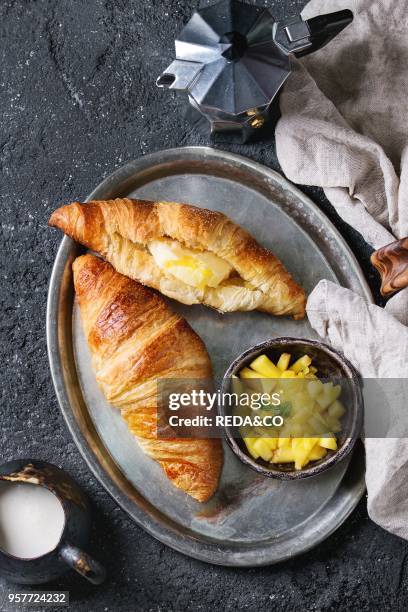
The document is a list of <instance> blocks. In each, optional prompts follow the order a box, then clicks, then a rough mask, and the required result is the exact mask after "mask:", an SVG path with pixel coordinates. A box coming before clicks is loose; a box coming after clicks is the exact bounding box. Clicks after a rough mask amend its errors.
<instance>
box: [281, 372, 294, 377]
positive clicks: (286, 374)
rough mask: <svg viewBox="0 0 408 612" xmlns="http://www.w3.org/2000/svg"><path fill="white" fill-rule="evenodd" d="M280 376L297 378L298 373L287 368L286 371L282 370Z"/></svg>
mask: <svg viewBox="0 0 408 612" xmlns="http://www.w3.org/2000/svg"><path fill="white" fill-rule="evenodd" d="M280 376H281V378H296V374H295V372H293V371H292V370H285V371H284V372H281V375H280Z"/></svg>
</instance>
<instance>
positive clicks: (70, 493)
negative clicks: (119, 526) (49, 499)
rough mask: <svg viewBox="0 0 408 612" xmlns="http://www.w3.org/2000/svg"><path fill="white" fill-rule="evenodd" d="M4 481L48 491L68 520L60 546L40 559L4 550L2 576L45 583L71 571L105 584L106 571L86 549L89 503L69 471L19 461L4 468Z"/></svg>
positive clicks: (0, 470) (1, 467)
mask: <svg viewBox="0 0 408 612" xmlns="http://www.w3.org/2000/svg"><path fill="white" fill-rule="evenodd" d="M0 481H4V482H9V483H16V484H20V483H21V484H22V483H27V484H30V485H36V486H39V487H45V488H47V489H48V490H49V491H50V492H51V493H53V494H54V495H55V496H56V497H57V499H58V500H59V502H60V503H61V505H62V509H63V512H64V519H65V521H64V527H63V530H62V533H61V536H60V540H59V542H58V544H57V546H56V547H55V548H54V549H53V550H50V551H49V552H47V553H45V554H43V555H41V556H39V557H35V558H22V557H16V556H14V555H12V554H9V553H8V552H7V551H5V550H2V549H0V574H1V576H2V577H4V578H6V579H7V580H10V581H11V582H16V583H18V584H41V583H45V582H49V581H50V580H54V579H56V578H58V577H60V576H61V575H62V574H64V573H66V572H67V571H68V570H69V569H70V568H71V569H74V570H75V571H76V572H78V573H79V574H80V575H81V576H83V577H84V578H86V579H87V580H89V581H90V582H92V583H93V584H100V583H101V582H103V580H104V579H105V574H106V573H105V569H104V568H103V567H102V565H101V564H100V563H99V562H98V561H95V560H94V559H92V557H90V555H88V554H87V553H86V552H84V551H83V550H82V547H83V546H86V544H87V542H88V539H89V532H90V526H91V519H90V508H89V504H88V500H87V498H86V496H85V495H84V493H83V492H82V491H81V489H80V488H79V486H78V485H77V484H76V482H75V481H74V480H73V479H72V478H71V477H70V476H69V475H68V474H67V473H66V472H64V471H63V470H61V469H60V468H58V467H57V466H55V465H52V464H51V463H46V462H44V461H36V460H32V459H18V460H16V461H10V462H8V463H5V464H3V465H0ZM0 527H1V526H0Z"/></svg>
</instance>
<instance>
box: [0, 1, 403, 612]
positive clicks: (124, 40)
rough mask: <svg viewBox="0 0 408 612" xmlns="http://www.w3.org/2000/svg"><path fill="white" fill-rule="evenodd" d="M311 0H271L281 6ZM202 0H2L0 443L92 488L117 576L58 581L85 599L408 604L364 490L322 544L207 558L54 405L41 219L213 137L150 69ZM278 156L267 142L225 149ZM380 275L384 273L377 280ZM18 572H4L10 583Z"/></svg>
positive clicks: (272, 160)
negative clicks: (110, 478) (124, 172)
mask: <svg viewBox="0 0 408 612" xmlns="http://www.w3.org/2000/svg"><path fill="white" fill-rule="evenodd" d="M303 4H304V2H303V1H302V0H275V1H271V2H265V5H269V6H271V7H272V8H273V11H274V13H275V15H276V16H278V17H279V16H281V15H283V14H287V15H288V14H292V13H294V12H296V11H297V9H300V8H301V7H302V6H303ZM196 6H197V2H195V1H194V0H180V1H177V0H163V1H160V0H105V1H102V0H15V1H13V0H1V2H0V30H1V34H0V41H1V42H0V45H1V62H0V112H1V124H0V130H1V131H0V173H1V180H0V202H1V217H0V220H1V230H0V236H1V264H2V265H1V286H0V297H1V313H2V316H1V328H0V333H1V345H0V351H1V353H0V355H1V362H0V364H1V365H0V372H1V393H2V401H1V404H0V419H1V421H0V426H1V432H0V451H1V452H0V455H1V459H2V460H4V461H6V460H9V459H11V458H14V457H22V456H27V455H31V456H33V457H36V458H41V459H45V460H49V461H52V462H54V463H56V464H58V465H61V466H64V467H65V468H66V469H67V470H68V471H69V472H70V473H71V474H72V475H73V476H74V477H75V478H76V479H77V480H78V481H79V482H80V483H81V485H82V486H83V488H84V489H85V490H86V491H87V492H88V493H89V496H90V498H91V500H92V503H93V507H94V516H95V528H94V534H93V542H92V543H91V546H90V549H91V550H92V552H93V553H94V554H95V555H96V556H97V557H98V558H99V559H100V560H101V561H103V562H104V563H105V565H106V567H107V569H108V572H109V578H108V580H107V582H106V583H105V584H104V585H103V586H101V587H93V586H91V585H89V584H87V583H85V582H84V581H82V580H81V579H80V578H79V577H76V576H75V575H73V574H69V575H67V576H66V578H64V579H63V580H61V581H60V582H58V583H56V584H53V585H52V588H54V589H59V588H61V589H67V590H70V592H71V601H72V609H75V610H84V611H85V610H86V611H88V610H101V611H108V610H143V611H145V610H146V611H147V610H157V611H159V610H161V611H167V610H209V609H212V608H213V607H214V608H215V607H219V608H220V609H226V610H254V611H255V610H256V611H258V610H293V609H297V610H357V609H360V610H370V611H371V610H377V609H378V610H380V609H381V610H403V609H406V608H407V605H408V595H407V590H406V589H407V572H408V569H407V564H406V559H407V553H408V545H407V544H405V543H404V542H403V541H401V540H399V539H397V538H395V537H392V536H390V535H388V534H387V533H385V532H384V531H382V530H381V529H380V528H379V527H377V526H375V525H374V524H373V523H372V522H370V520H369V519H368V517H367V512H366V504H365V501H364V500H363V501H362V502H361V503H360V505H359V507H358V508H357V510H356V511H355V512H354V513H353V515H352V516H351V518H350V519H349V520H348V521H347V522H346V524H345V525H344V526H343V527H342V528H341V529H339V530H338V531H337V532H336V533H335V534H334V535H332V536H331V537H330V538H329V539H328V540H327V541H326V542H325V543H323V544H322V545H320V546H319V547H318V548H316V549H315V550H313V551H312V552H310V553H309V554H307V555H305V556H303V557H301V558H298V559H296V560H294V561H292V562H288V563H285V564H283V565H280V566H278V567H268V568H263V569H256V570H236V569H225V568H220V567H212V566H209V565H205V564H203V563H200V562H198V561H194V560H192V559H189V558H187V557H184V556H182V555H180V554H178V553H175V552H173V551H172V550H170V549H169V548H166V547H165V546H163V545H162V544H160V543H159V542H156V541H155V540H154V539H152V538H151V537H150V536H148V535H147V534H145V533H144V532H143V531H142V530H141V529H139V527H137V526H136V525H134V524H133V523H132V522H131V521H130V520H129V519H128V518H127V516H126V515H125V514H124V513H123V512H122V511H121V510H120V509H119V508H117V507H116V506H115V504H114V503H113V502H112V500H111V499H110V498H109V497H108V496H107V494H106V493H105V492H104V490H103V489H102V487H101V486H100V485H99V483H98V482H96V481H95V479H94V478H93V477H92V476H91V474H90V472H89V470H88V469H87V467H86V465H85V464H84V462H83V460H82V459H81V457H80V455H79V453H78V451H77V449H76V447H75V445H74V443H73V442H72V441H71V438H70V436H69V434H68V432H67V429H66V427H65V424H64V422H63V419H62V417H61V415H60V412H59V409H58V406H57V402H56V399H55V396H54V391H53V387H52V383H51V378H50V374H49V370H48V361H47V354H46V340H45V309H46V298H47V285H48V279H49V277H50V272H51V268H52V264H53V260H54V256H55V252H56V249H57V246H58V243H59V241H60V239H61V236H60V235H59V234H58V233H57V232H55V231H53V230H50V229H48V228H47V219H48V216H49V214H50V212H51V211H52V210H53V209H54V208H55V207H56V206H57V205H58V204H60V203H61V202H67V201H70V200H72V199H74V198H79V199H81V198H84V197H85V196H86V195H87V194H88V193H89V192H90V191H91V190H92V189H93V188H94V187H95V185H96V184H97V183H99V182H100V181H101V179H102V178H103V177H105V176H106V175H107V174H109V173H110V172H111V171H112V170H114V169H115V168H116V167H118V166H120V165H121V164H123V163H125V162H126V161H128V160H130V159H133V158H136V157H139V156H140V155H144V154H145V153H148V152H152V151H156V150H158V149H162V148H168V147H175V146H183V145H191V144H207V142H206V140H205V138H202V137H200V136H197V135H196V134H195V133H194V132H193V131H192V130H191V128H190V126H189V125H187V124H186V123H185V121H184V120H183V118H182V117H180V115H178V114H177V111H178V109H179V105H178V103H177V100H176V98H175V96H174V95H171V94H168V93H166V92H161V91H158V90H157V89H156V87H155V84H154V82H155V78H156V76H157V75H158V74H159V73H160V72H161V71H162V69H164V68H165V67H166V66H167V65H168V63H169V62H170V60H171V58H172V54H173V39H174V37H175V34H176V32H177V31H178V30H179V28H180V26H181V24H182V23H183V22H185V21H186V20H187V18H188V16H189V15H190V14H191V11H192V9H193V8H195V7H196ZM224 148H230V150H233V151H238V152H240V153H244V154H246V155H248V156H249V157H252V158H254V159H257V160H258V161H260V162H262V163H265V164H266V165H268V166H271V167H273V168H277V169H279V166H278V163H277V160H276V156H275V152H274V147H273V143H272V142H263V143H260V144H258V145H257V146H247V147H238V146H234V147H227V146H224ZM305 191H306V192H307V193H309V195H311V197H312V198H313V199H314V200H315V201H316V202H317V203H318V204H320V205H321V207H322V208H323V210H324V211H325V212H326V213H327V214H328V215H329V216H330V218H332V219H333V220H334V221H335V223H336V225H337V226H338V227H339V228H340V230H341V231H342V232H343V234H344V235H345V236H346V238H347V240H348V241H349V244H350V245H351V246H352V248H353V250H354V252H355V253H356V254H357V256H358V258H359V260H360V262H361V264H362V265H363V267H364V269H365V271H366V272H368V270H369V267H368V263H367V262H368V253H369V250H368V249H367V247H365V245H364V244H363V243H362V241H361V240H360V239H359V238H358V236H357V235H356V234H355V233H354V232H353V231H352V230H351V229H350V228H346V227H345V226H344V224H342V223H341V222H339V221H338V219H337V218H336V215H335V214H334V212H333V210H332V209H331V207H330V206H329V204H328V203H327V202H326V201H325V200H324V198H323V196H322V195H321V193H320V192H319V190H317V189H313V188H307V189H305ZM374 282H375V281H374ZM9 588H12V587H10V585H7V584H4V583H1V580H0V594H1V591H2V590H7V589H9Z"/></svg>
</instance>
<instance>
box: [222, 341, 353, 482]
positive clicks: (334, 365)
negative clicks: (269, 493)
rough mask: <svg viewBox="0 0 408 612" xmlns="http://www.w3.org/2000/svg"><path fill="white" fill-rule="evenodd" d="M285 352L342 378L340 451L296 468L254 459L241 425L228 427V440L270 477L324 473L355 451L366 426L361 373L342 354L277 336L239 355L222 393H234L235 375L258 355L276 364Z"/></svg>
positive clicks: (323, 373) (246, 460)
mask: <svg viewBox="0 0 408 612" xmlns="http://www.w3.org/2000/svg"><path fill="white" fill-rule="evenodd" d="M284 352H287V353H290V354H291V356H292V358H293V359H298V358H299V357H301V356H302V355H304V354H305V353H307V354H308V355H309V356H310V357H312V359H313V365H314V366H316V367H317V368H318V377H319V378H336V379H339V381H340V380H341V381H342V387H343V391H342V397H341V399H342V402H343V404H344V405H345V408H346V413H345V415H344V416H343V418H342V428H343V429H342V431H341V433H340V434H338V438H337V443H338V449H337V451H328V453H327V455H326V456H325V457H323V459H320V460H318V461H313V462H311V463H309V464H308V465H307V466H305V467H304V468H303V469H301V470H295V469H294V467H293V464H291V463H289V464H287V463H286V464H285V463H281V464H271V463H269V462H267V461H264V460H263V459H261V458H260V457H259V458H258V459H257V460H255V459H253V458H252V457H251V456H250V455H249V453H248V450H247V448H246V446H245V442H244V441H243V440H242V438H241V437H240V436H239V433H238V430H237V428H233V427H228V426H226V427H225V428H224V429H225V435H226V440H227V442H228V444H229V446H230V447H231V449H232V450H233V452H234V453H235V455H236V456H237V457H238V458H239V459H240V460H241V461H242V462H243V463H245V464H246V465H248V466H249V467H251V468H252V469H253V470H255V471H256V472H258V473H259V474H263V475H264V476H267V477H268V478H277V479H280V480H299V479H301V478H309V477H311V476H316V475H317V474H321V473H322V472H324V471H325V470H327V469H329V468H331V467H333V466H334V465H336V464H337V463H338V462H339V461H341V460H342V459H344V458H345V457H346V456H347V455H348V454H349V453H350V452H351V450H352V449H353V447H354V444H355V442H356V440H357V438H358V437H359V435H360V432H361V428H362V421H363V397H362V392H361V383H360V380H359V376H358V373H357V371H356V370H355V368H354V367H353V366H352V365H351V363H350V362H349V361H348V360H347V359H346V358H345V357H344V356H343V355H342V354H341V353H339V352H338V351H336V350H335V349H333V348H331V347H330V346H328V345H326V344H323V343H322V342H318V341H316V340H306V339H303V338H273V339H270V340H266V341H265V342H262V343H261V344H257V345H256V346H254V347H252V348H250V349H248V350H247V351H245V352H244V353H242V354H241V355H239V357H237V358H236V359H235V360H234V361H233V362H232V364H231V365H230V367H229V368H228V370H227V371H226V373H225V376H224V380H223V383H222V392H223V393H228V392H230V390H231V377H232V375H237V374H238V373H239V372H240V370H241V369H242V368H243V367H245V366H248V365H249V364H250V362H251V361H253V360H254V359H255V358H256V357H258V355H262V354H265V355H267V356H268V357H269V358H270V359H272V361H273V362H275V363H276V360H277V359H278V358H279V356H280V354H281V353H284ZM218 410H219V414H220V415H221V416H225V415H227V414H232V413H233V409H230V408H228V407H227V408H225V407H224V406H221V405H220V406H219V408H218Z"/></svg>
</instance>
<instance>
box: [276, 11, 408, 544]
mask: <svg viewBox="0 0 408 612" xmlns="http://www.w3.org/2000/svg"><path fill="white" fill-rule="evenodd" d="M343 8H350V9H351V10H352V11H353V13H354V21H353V23H352V24H351V25H350V26H349V27H348V28H346V29H345V30H344V31H343V32H342V33H341V34H340V35H339V36H338V37H337V38H335V39H334V40H333V41H332V42H330V43H329V44H328V45H327V46H326V47H325V48H324V49H321V50H320V51H318V52H316V53H314V54H313V55H310V56H308V57H305V58H303V59H302V60H301V61H297V62H295V63H296V66H295V70H294V73H293V74H292V75H291V76H290V78H289V79H288V81H287V84H286V86H285V89H284V91H283V93H282V96H281V101H280V103H281V113H282V117H281V119H280V121H279V123H278V125H277V128H276V146H277V152H278V158H279V161H280V164H281V166H282V169H283V171H284V172H285V174H286V175H287V176H288V178H289V179H291V180H292V181H294V182H296V183H300V184H307V185H318V186H321V187H323V189H324V191H325V194H326V196H327V197H328V199H329V200H330V201H331V203H332V204H333V205H334V207H335V208H336V210H337V212H338V213H339V214H340V215H341V216H342V217H343V219H344V220H345V221H347V222H348V223H349V224H350V225H352V226H353V227H354V228H355V229H357V230H358V231H359V232H360V233H361V234H362V236H363V237H364V238H365V239H366V240H367V242H369V243H370V244H371V245H372V246H373V247H374V248H379V247H380V246H384V245H386V244H388V243H389V242H392V241H393V240H395V239H396V238H402V237H405V236H408V113H407V110H408V109H407V107H408V2H407V0H394V1H393V2H390V1H389V0H312V1H311V2H310V3H309V4H308V5H307V7H306V8H305V10H304V12H303V17H304V18H309V17H313V16H315V15H317V14H322V13H328V12H332V11H335V10H340V9H343ZM307 311H308V316H309V320H310V322H311V324H312V326H313V327H314V329H316V330H317V332H318V333H319V334H320V335H321V336H322V338H323V339H325V340H327V341H329V342H331V343H332V344H333V345H334V346H336V347H337V348H339V349H341V350H342V351H343V352H344V353H345V355H346V356H347V357H348V358H349V359H350V360H351V361H352V362H353V363H354V364H355V365H356V367H357V368H358V369H359V370H360V372H361V373H362V375H363V376H364V377H368V378H369V377H371V378H375V377H384V378H385V377H392V378H408V328H407V327H405V326H404V325H402V323H405V324H406V325H407V324H408V289H405V290H404V291H402V292H400V293H399V294H397V295H396V296H394V297H393V298H392V299H391V300H389V302H388V303H387V306H386V309H385V310H384V309H381V308H379V307H377V306H373V305H368V304H367V303H366V302H365V301H364V300H363V299H362V298H361V297H359V296H357V295H355V294H353V293H352V292H350V291H348V290H346V289H343V288H340V287H338V286H336V285H334V284H333V283H330V282H327V281H322V282H321V283H319V285H318V286H317V287H316V288H315V289H314V291H313V292H312V294H311V295H310V297H309V301H308V306H307ZM407 406H408V404H407ZM369 408H370V407H369V406H366V410H367V411H368V410H369ZM407 413H408V407H407ZM400 417H402V418H403V420H404V419H405V420H408V414H407V416H405V415H400ZM390 423H391V425H390V431H389V432H388V436H389V437H388V438H387V439H384V440H378V439H374V438H373V439H366V451H367V471H366V482H367V491H368V510H369V514H370V516H371V518H372V519H373V520H374V521H376V522H377V523H378V524H379V525H381V526H383V527H384V528H385V529H388V530H389V531H391V532H393V533H395V534H398V535H400V536H402V537H404V538H406V539H408V439H403V438H401V437H400V438H397V437H395V436H397V435H398V433H396V432H395V428H394V430H393V424H392V420H391V421H390Z"/></svg>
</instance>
